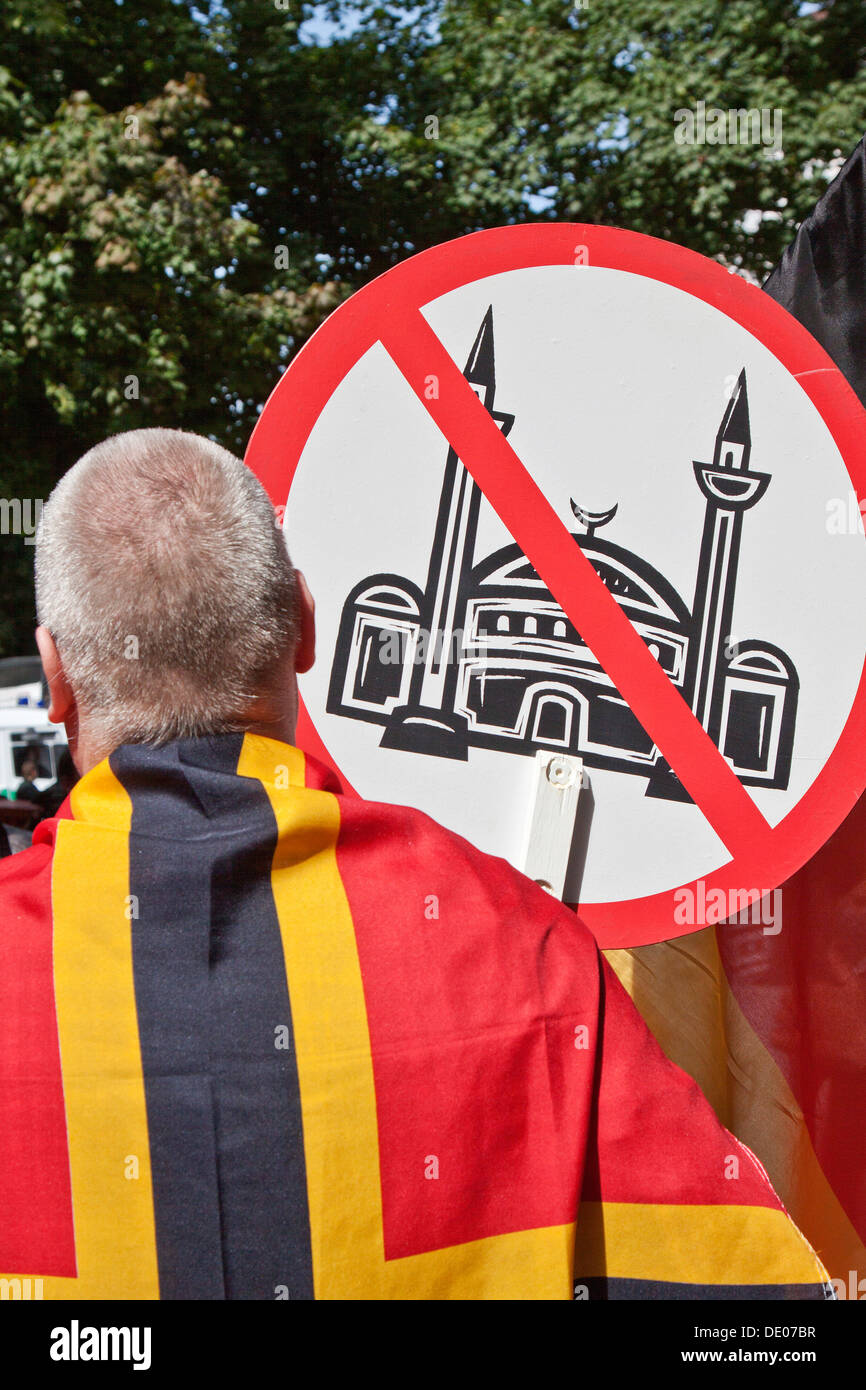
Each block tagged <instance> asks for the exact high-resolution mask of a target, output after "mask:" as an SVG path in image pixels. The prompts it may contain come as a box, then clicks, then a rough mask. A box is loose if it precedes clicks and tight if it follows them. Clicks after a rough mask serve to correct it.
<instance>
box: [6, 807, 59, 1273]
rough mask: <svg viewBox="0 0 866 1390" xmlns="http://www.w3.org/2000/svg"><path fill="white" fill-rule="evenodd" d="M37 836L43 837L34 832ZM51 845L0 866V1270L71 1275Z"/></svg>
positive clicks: (45, 845) (44, 845)
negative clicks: (0, 906)
mask: <svg viewBox="0 0 866 1390" xmlns="http://www.w3.org/2000/svg"><path fill="white" fill-rule="evenodd" d="M43 834H44V832H43ZM51 864H52V847H51V846H50V845H49V844H46V843H44V842H43V843H41V844H39V845H37V846H36V847H34V848H32V849H30V850H26V851H24V853H22V854H20V855H15V856H14V857H13V858H12V859H10V860H7V861H6V863H5V864H4V865H3V866H2V869H0V895H2V900H3V920H2V922H0V1213H2V1219H0V1270H2V1271H3V1273H4V1274H21V1275H36V1276H39V1275H46V1276H47V1275H65V1276H74V1275H75V1273H76V1269H75V1238H74V1231H73V1224H72V1193H71V1188H70V1177H69V1152H68V1146H67V1138H66V1115H65V1110H64V1104H63V1081H62V1076H61V1070H60V1045H59V1040H58V1035H57V1014H56V1010H55V1002H54V974H53V959H52V937H53V924H52V916H51Z"/></svg>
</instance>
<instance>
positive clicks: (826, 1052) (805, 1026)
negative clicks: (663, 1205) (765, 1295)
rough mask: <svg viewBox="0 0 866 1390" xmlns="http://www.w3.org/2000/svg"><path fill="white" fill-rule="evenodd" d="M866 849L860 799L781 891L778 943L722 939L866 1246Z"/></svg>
mask: <svg viewBox="0 0 866 1390" xmlns="http://www.w3.org/2000/svg"><path fill="white" fill-rule="evenodd" d="M864 845H866V797H861V799H860V800H859V801H858V802H857V804H856V805H855V807H854V809H853V811H851V813H850V815H849V816H848V817H847V818H846V819H845V820H844V821H843V823H842V825H841V826H840V827H839V829H838V830H837V831H836V833H835V834H834V835H832V836H831V838H830V839H829V840H828V841H827V843H826V845H824V847H823V849H821V850H819V852H818V853H817V854H816V855H815V856H814V857H813V858H812V859H811V860H810V861H809V863H808V864H806V865H805V866H804V868H802V869H801V870H800V872H799V873H797V874H795V875H794V877H793V878H791V879H790V880H789V881H788V883H786V884H785V887H784V889H783V891H782V929H781V931H780V932H779V933H778V934H777V935H775V936H773V935H766V936H765V935H764V934H763V932H762V931H761V928H760V927H756V926H753V925H751V924H745V923H744V924H740V923H739V922H729V923H725V925H724V926H721V927H719V928H717V937H718V942H719V950H720V953H721V958H722V963H723V965H724V967H725V973H726V975H727V977H728V981H729V983H730V986H731V989H732V991H733V993H734V995H735V996H736V999H737V1001H738V1003H739V1005H740V1007H741V1009H742V1010H743V1013H744V1014H745V1016H746V1018H747V1019H748V1021H749V1023H750V1024H751V1025H752V1027H753V1028H754V1030H755V1032H756V1033H757V1035H758V1037H759V1038H760V1039H761V1041H762V1042H763V1043H764V1045H765V1047H766V1048H767V1049H768V1051H769V1052H770V1053H771V1054H772V1056H773V1057H774V1058H775V1060H776V1062H777V1063H778V1065H779V1067H780V1069H781V1071H782V1072H783V1074H784V1076H785V1079H786V1080H787V1082H788V1085H789V1086H790V1088H791V1090H792V1091H793V1093H794V1096H795V1097H796V1099H797V1101H798V1102H799V1104H800V1106H801V1107H802V1110H803V1114H804V1117H805V1119H806V1124H807V1126H808V1128H809V1133H810V1135H811V1139H812V1145H813V1147H814V1149H815V1153H816V1155H817V1158H818V1162H819V1163H820V1165H821V1167H822V1169H823V1171H824V1174H825V1176H826V1177H827V1179H828V1181H829V1183H830V1185H831V1187H832V1188H833V1190H834V1192H835V1193H836V1196H837V1197H838V1198H839V1201H840V1202H841V1204H842V1206H843V1207H844V1209H845V1211H846V1213H847V1215H848V1218H849V1220H850V1221H851V1223H852V1225H853V1226H854V1228H855V1229H856V1230H857V1232H858V1233H859V1235H860V1237H861V1239H863V1240H866V1165H864V1163H863V1124H864V1115H866V1025H864V1020H866V856H864ZM806 1234H807V1235H809V1234H810V1233H809V1232H806ZM811 1234H812V1236H813V1238H815V1237H816V1233H814V1232H813V1233H811Z"/></svg>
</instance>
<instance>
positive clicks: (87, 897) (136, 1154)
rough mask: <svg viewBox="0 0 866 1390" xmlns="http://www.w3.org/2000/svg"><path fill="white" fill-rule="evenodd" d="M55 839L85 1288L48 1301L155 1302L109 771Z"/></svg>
mask: <svg viewBox="0 0 866 1390" xmlns="http://www.w3.org/2000/svg"><path fill="white" fill-rule="evenodd" d="M72 811H73V814H74V815H75V816H77V817H86V821H87V823H83V821H81V820H72V821H61V822H59V824H58V828H57V844H56V848H55V851H54V864H53V872H52V900H53V913H54V985H55V992H56V1000H57V1022H58V1031H59V1036H60V1060H61V1068H62V1076H63V1095H64V1102H65V1107H66V1124H67V1132H68V1138H69V1164H70V1175H71V1182H72V1203H73V1214H74V1222H75V1258H76V1265H77V1269H78V1277H77V1278H75V1279H71V1278H70V1279H61V1278H46V1279H45V1280H44V1281H43V1297H44V1298H46V1299H78V1298H81V1299H117V1298H124V1299H127V1298H128V1299H155V1298H158V1297H159V1280H158V1275H157V1264H156V1239H155V1233H154V1217H153V1196H152V1189H151V1177H150V1149H149V1145H148V1134H147V1112H146V1109H145V1099H144V1080H143V1077H142V1071H141V1055H140V1051H139V1042H138V1024H137V1018H136V1009H135V994H134V988H133V975H132V921H131V918H130V915H129V914H130V913H131V905H130V903H129V899H128V894H129V839H128V836H129V825H130V817H131V813H132V806H131V803H130V801H129V797H128V796H127V794H126V792H125V791H124V790H123V788H122V787H121V786H120V784H119V782H118V781H117V779H116V777H115V776H114V774H113V773H112V771H111V769H110V767H109V765H108V762H107V761H106V762H103V763H101V764H100V765H99V766H98V767H97V768H94V769H93V771H91V772H90V773H88V774H87V776H86V777H85V778H83V779H82V781H81V782H79V783H78V785H77V786H76V788H75V789H74V791H73V792H72Z"/></svg>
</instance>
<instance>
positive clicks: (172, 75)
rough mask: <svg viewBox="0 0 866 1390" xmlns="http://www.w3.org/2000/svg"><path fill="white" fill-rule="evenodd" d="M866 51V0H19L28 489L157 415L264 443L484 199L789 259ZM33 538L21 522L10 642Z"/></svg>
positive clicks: (8, 472) (14, 57)
mask: <svg viewBox="0 0 866 1390" xmlns="http://www.w3.org/2000/svg"><path fill="white" fill-rule="evenodd" d="M323 13H325V14H327V15H329V17H330V20H331V21H332V24H333V25H336V26H338V27H336V28H331V29H330V30H329V31H328V32H327V34H326V37H325V39H324V40H322V39H321V38H320V40H319V41H318V42H316V41H314V40H313V39H312V38H311V37H310V34H309V32H308V31H307V30H305V29H304V23H305V21H307V20H309V19H310V18H311V16H314V15H316V16H318V20H319V21H320V20H321V17H322V14H323ZM864 60H866V7H864V6H863V4H862V0H826V2H825V3H824V4H823V5H822V6H821V7H820V8H819V7H818V6H816V5H808V4H803V3H801V0H673V3H670V0H669V2H668V3H661V0H584V3H578V4H572V3H567V0H495V3H494V0H422V3H421V4H420V5H418V4H415V5H411V4H400V3H393V4H387V5H381V4H370V3H366V0H331V3H329V4H325V5H318V6H313V5H311V4H308V3H302V0H210V3H208V0H199V3H198V4H195V3H193V0H6V3H5V5H4V7H3V9H2V11H0V429H2V435H0V497H6V498H12V497H19V498H24V497H30V498H40V497H46V496H47V495H48V492H49V491H50V489H51V487H52V485H53V483H54V482H55V481H56V479H57V477H58V476H59V475H60V474H61V473H62V472H63V471H64V470H65V469H66V468H67V467H69V465H70V464H71V463H72V462H73V461H74V460H75V458H77V457H78V456H79V455H80V454H81V453H82V452H83V451H84V450H85V449H86V448H88V447H89V446H90V445H91V444H92V443H94V442H95V441H96V440H98V439H100V438H102V437H104V436H105V435H106V434H108V433H112V432H115V431H118V430H122V429H127V428H133V427H136V426H139V425H142V424H172V425H182V426H184V427H186V428H190V429H194V430H198V431H201V432H203V433H206V434H210V435H212V436H213V437H215V438H218V439H220V440H221V441H223V442H224V443H226V444H227V445H228V446H229V447H231V448H233V449H235V450H236V451H237V452H242V451H243V448H244V445H245V443H246V440H247V438H248V436H249V433H250V430H251V428H252V425H253V424H254V422H255V418H256V414H257V412H258V410H260V409H261V405H262V403H263V401H264V399H265V398H266V396H267V395H268V393H269V391H270V389H271V388H272V386H273V384H274V382H275V379H276V377H277V375H278V373H279V371H280V370H282V369H283V368H284V367H285V365H286V363H287V362H288V360H289V359H290V357H291V355H292V354H293V352H294V351H296V350H297V348H298V347H299V346H300V344H301V343H302V342H303V341H304V339H305V338H306V337H307V336H308V334H309V333H310V332H311V331H312V330H313V329H314V328H315V327H316V326H317V324H318V323H319V322H320V321H321V320H322V318H323V317H324V316H325V315H326V314H327V313H328V312H329V311H330V309H332V308H333V307H334V306H335V305H336V304H337V303H338V302H339V301H340V299H341V298H342V297H344V296H345V295H346V294H348V293H350V292H351V291H352V290H353V289H355V288H357V287H358V286H359V285H360V284H361V283H363V282H364V281H365V280H367V279H369V278H370V277H371V276H372V275H375V274H378V273H380V272H381V271H383V270H385V269H387V268H388V267H389V266H390V265H392V264H394V263H395V262H396V261H398V260H401V259H402V258H403V257H405V256H406V255H407V254H409V253H411V252H412V251H413V250H421V249H423V248H424V247H425V246H429V245H433V244H435V243H436V242H439V241H443V240H447V239H448V238H449V237H453V236H459V235H461V234H462V233H464V232H466V231H471V230H474V229H476V228H479V227H489V226H495V225H498V224H501V223H503V222H509V221H518V220H550V219H557V220H559V219H568V220H575V221H585V222H593V221H597V222H607V223H614V224H618V225H620V226H626V227H630V228H633V229H635V230H638V231H643V232H648V233H651V234H653V235H656V236H661V237H668V238H671V239H673V240H675V241H678V242H681V243H683V244H685V245H688V246H691V247H693V248H694V249H696V250H698V251H702V252H704V253H705V254H707V255H711V256H715V257H718V258H720V259H722V260H723V261H724V262H725V263H727V264H729V265H731V266H732V267H736V268H738V269H740V270H742V271H743V272H744V273H747V274H750V275H751V276H752V277H753V278H758V279H760V278H761V277H762V276H763V275H764V274H765V273H766V271H768V270H769V269H770V267H771V266H772V265H773V264H774V263H775V261H776V260H777V259H778V257H779V255H780V254H781V251H782V250H783V249H784V247H785V245H786V244H787V243H788V241H789V240H790V239H791V237H792V236H793V233H794V231H795V229H796V226H797V223H798V222H799V221H800V219H801V218H802V217H803V216H804V215H805V214H806V213H807V212H808V211H809V210H810V209H811V207H812V206H813V205H814V203H815V201H816V200H817V198H818V197H819V196H820V194H821V192H822V191H823V189H824V187H825V186H826V182H827V178H828V176H829V174H830V173H831V172H832V170H833V168H834V167H835V165H836V163H838V161H839V159H840V158H841V157H843V156H844V155H847V153H848V152H849V151H850V149H851V148H852V147H853V146H854V144H855V143H856V141H857V140H858V139H859V138H860V136H861V134H862V132H863V128H864V126H866V61H864ZM698 102H704V103H705V105H706V107H708V108H712V107H717V108H721V109H723V110H729V109H747V108H753V109H758V110H765V111H767V112H768V113H774V112H776V111H779V112H781V122H782V127H781V130H782V140H781V148H778V147H777V148H773V147H769V146H768V145H767V144H751V143H727V142H725V143H720V144H709V143H704V144H683V143H679V142H678V141H677V140H676V139H675V129H676V126H677V120H676V113H677V112H678V111H682V110H689V109H692V110H693V109H695V108H696V106H697V103H698ZM32 556H33V551H32V547H30V546H25V545H24V544H23V540H22V538H21V537H12V536H2V537H0V564H2V567H3V570H2V572H3V589H2V592H3V603H2V605H0V654H2V655H7V654H13V653H16V652H19V651H24V650H30V649H32V646H31V637H30V631H31V626H32V618H33V612H32V591H31V585H30V570H31V566H32Z"/></svg>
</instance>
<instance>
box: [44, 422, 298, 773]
mask: <svg viewBox="0 0 866 1390" xmlns="http://www.w3.org/2000/svg"><path fill="white" fill-rule="evenodd" d="M36 607H37V613H38V617H39V623H40V627H39V629H38V631H37V634H36V637H37V642H38V644H39V650H40V653H41V655H42V661H43V665H44V667H45V675H46V679H47V680H48V683H49V686H50V688H51V695H52V704H51V710H50V717H51V718H52V719H53V720H54V721H55V722H57V723H59V722H63V723H65V724H66V727H67V733H68V735H69V741H70V747H71V748H72V750H73V753H74V755H75V760H76V762H77V764H78V766H79V767H80V768H81V769H82V771H84V770H86V769H87V768H88V767H90V766H92V765H93V764H94V763H95V762H97V761H99V759H100V758H102V757H104V756H105V755H106V754H107V753H109V752H111V751H112V750H113V749H114V748H116V747H118V746H119V745H120V744H121V743H163V742H166V741H168V740H169V739H172V738H183V737H194V736H198V735H203V734H209V733H222V732H227V731H229V730H238V729H246V728H256V729H257V730H258V732H261V733H270V735H271V736H272V737H274V738H288V739H291V738H292V737H293V736H294V720H295V711H296V699H297V692H296V685H295V679H294V673H295V671H296V670H298V671H303V670H306V669H307V668H308V666H309V665H311V664H312V659H313V627H312V603H311V600H310V598H309V593H308V591H307V588H306V584H305V583H304V581H303V576H301V575H300V574H299V573H298V572H297V571H295V570H293V568H292V565H291V562H290V560H289V556H288V553H287V551H286V547H285V542H284V540H283V536H282V533H281V532H280V531H279V530H278V529H277V527H276V525H275V519H274V511H273V508H272V507H271V504H270V502H269V501H268V498H267V496H266V494H265V492H264V490H263V489H262V488H261V486H260V485H259V483H258V482H257V481H256V479H255V478H254V476H253V474H252V473H251V472H250V471H249V469H247V468H246V467H245V466H244V464H242V463H241V462H240V460H239V459H236V458H235V457H234V456H233V455H232V454H230V453H228V451H227V450H225V449H223V448H221V447H220V446H219V445H218V444H214V443H212V442H211V441H210V440H207V439H203V438H201V437H199V436H198V435H194V434H186V433H184V432H182V431H180V430H164V429H150V430H133V431H131V432H129V433H128V434H120V435H115V436H113V437H112V438H111V439H107V440H105V442H104V443H102V444H98V445H97V446H96V447H95V448H94V449H91V450H90V452H89V453H87V454H85V455H84V457H83V458H82V459H79V461H78V463H76V464H75V466H74V467H73V468H71V469H70V470H69V472H68V473H66V474H65V475H64V477H63V478H62V479H61V480H60V482H59V483H58V485H57V487H56V488H55V489H54V491H53V493H52V494H51V496H50V498H49V499H48V502H47V503H46V504H45V507H44V508H43V511H42V516H41V520H40V525H39V531H38V534H37V543H36Z"/></svg>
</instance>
